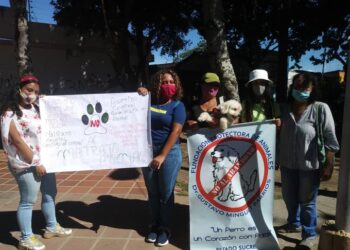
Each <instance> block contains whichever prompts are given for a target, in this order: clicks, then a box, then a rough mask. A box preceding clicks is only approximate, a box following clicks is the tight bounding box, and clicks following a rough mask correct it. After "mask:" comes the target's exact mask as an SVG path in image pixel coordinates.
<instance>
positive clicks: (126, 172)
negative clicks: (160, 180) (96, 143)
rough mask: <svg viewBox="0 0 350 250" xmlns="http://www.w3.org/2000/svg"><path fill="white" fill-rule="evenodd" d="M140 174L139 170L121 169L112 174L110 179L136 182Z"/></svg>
mask: <svg viewBox="0 0 350 250" xmlns="http://www.w3.org/2000/svg"><path fill="white" fill-rule="evenodd" d="M140 174H141V173H140V171H139V170H138V169H137V168H120V169H116V170H115V171H113V172H112V173H110V174H109V176H108V177H110V178H112V179H113V180H135V179H137V178H138V177H139V176H140Z"/></svg>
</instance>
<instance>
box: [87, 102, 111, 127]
mask: <svg viewBox="0 0 350 250" xmlns="http://www.w3.org/2000/svg"><path fill="white" fill-rule="evenodd" d="M86 111H87V113H88V114H89V116H88V115H83V116H82V117H81V121H82V123H83V124H84V125H86V126H87V127H86V129H85V134H93V133H100V134H104V133H106V131H107V129H106V128H105V127H103V126H102V123H107V122H108V119H109V115H108V113H107V112H105V113H103V114H102V116H101V113H102V105H101V103H99V102H97V103H96V105H95V108H94V106H92V104H88V105H87V107H86ZM95 111H96V112H95Z"/></svg>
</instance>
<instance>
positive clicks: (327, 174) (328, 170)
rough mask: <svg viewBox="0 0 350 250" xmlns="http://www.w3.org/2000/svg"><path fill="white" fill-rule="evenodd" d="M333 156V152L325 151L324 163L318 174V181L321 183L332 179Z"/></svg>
mask: <svg viewBox="0 0 350 250" xmlns="http://www.w3.org/2000/svg"><path fill="white" fill-rule="evenodd" d="M334 156H335V153H334V152H332V151H330V150H326V162H325V165H324V166H323V168H322V169H321V173H320V179H321V180H322V181H328V180H329V179H330V178H331V177H332V173H333V168H334Z"/></svg>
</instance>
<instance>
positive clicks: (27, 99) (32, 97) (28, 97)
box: [19, 90, 38, 104]
mask: <svg viewBox="0 0 350 250" xmlns="http://www.w3.org/2000/svg"><path fill="white" fill-rule="evenodd" d="M19 94H20V96H21V97H22V99H23V102H24V103H25V104H32V103H34V102H35V101H36V100H37V99H38V95H36V94H26V93H24V92H22V91H21V90H19Z"/></svg>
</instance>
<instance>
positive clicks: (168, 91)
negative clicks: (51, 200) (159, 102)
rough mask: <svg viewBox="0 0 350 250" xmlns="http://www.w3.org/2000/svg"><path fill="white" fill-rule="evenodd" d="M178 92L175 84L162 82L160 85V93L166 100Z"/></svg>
mask: <svg viewBox="0 0 350 250" xmlns="http://www.w3.org/2000/svg"><path fill="white" fill-rule="evenodd" d="M175 93H176V85H175V84H162V85H160V95H161V97H162V98H163V99H164V100H169V99H171V98H172V97H173V96H174V95H175Z"/></svg>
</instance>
